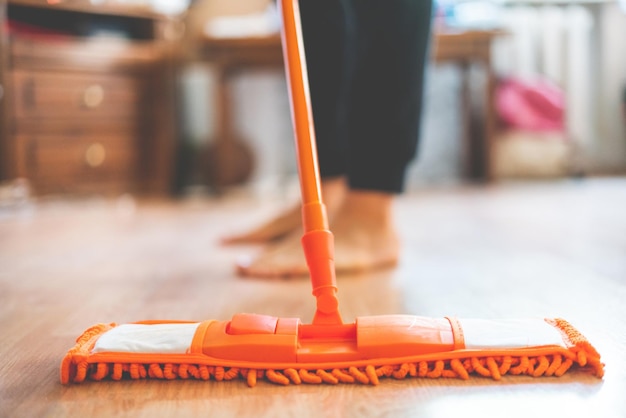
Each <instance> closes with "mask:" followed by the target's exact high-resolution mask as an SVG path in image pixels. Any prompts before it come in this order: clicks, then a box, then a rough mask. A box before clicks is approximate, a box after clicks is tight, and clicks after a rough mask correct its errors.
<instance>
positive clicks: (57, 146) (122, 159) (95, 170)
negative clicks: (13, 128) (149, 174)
mask: <svg viewBox="0 0 626 418" xmlns="http://www.w3.org/2000/svg"><path fill="white" fill-rule="evenodd" d="M16 143H17V148H18V149H17V160H18V161H17V163H18V172H19V173H20V175H21V176H23V177H26V178H28V179H29V180H31V181H32V183H33V185H34V187H35V189H36V191H37V192H65V191H91V192H100V191H103V190H115V189H118V188H119V189H120V190H128V189H129V188H130V187H131V186H132V185H133V183H134V182H135V180H136V177H137V176H136V173H137V171H138V170H137V167H138V158H137V157H138V155H137V151H136V149H137V148H136V145H135V144H134V143H133V138H129V137H123V136H119V135H102V134H101V135H97V134H96V135H85V136H65V135H18V136H17V137H16Z"/></svg>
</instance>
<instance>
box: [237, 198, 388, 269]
mask: <svg viewBox="0 0 626 418" xmlns="http://www.w3.org/2000/svg"><path fill="white" fill-rule="evenodd" d="M391 204H392V197H391V195H387V194H382V193H372V192H350V193H349V194H348V195H347V197H346V199H345V201H344V203H343V204H342V205H341V206H340V208H339V209H338V210H337V212H336V214H335V215H334V216H333V217H332V218H331V221H330V223H331V230H332V232H333V234H334V236H335V270H336V272H337V273H338V274H346V273H357V272H365V271H370V270H374V269H377V268H381V267H387V266H392V265H395V264H396V263H397V260H398V254H399V251H400V250H399V242H398V237H397V234H396V231H395V229H394V226H393V222H392V208H391ZM300 238H301V233H299V232H293V233H291V234H289V235H288V236H287V237H285V238H284V239H282V240H281V241H279V242H277V243H275V244H271V245H269V246H268V247H267V248H266V249H265V250H264V251H263V252H261V253H260V254H259V255H258V256H257V257H256V258H253V259H248V260H242V261H241V262H240V263H238V265H237V270H238V272H239V274H241V275H242V276H251V277H296V276H306V275H308V268H307V265H306V261H305V259H304V254H303V251H302V246H301V244H300Z"/></svg>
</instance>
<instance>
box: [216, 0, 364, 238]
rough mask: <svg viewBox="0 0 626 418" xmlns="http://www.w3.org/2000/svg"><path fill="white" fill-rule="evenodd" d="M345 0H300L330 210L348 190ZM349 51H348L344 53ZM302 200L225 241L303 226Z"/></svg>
mask: <svg viewBox="0 0 626 418" xmlns="http://www.w3.org/2000/svg"><path fill="white" fill-rule="evenodd" d="M343 1H344V0H335V1H329V0H324V1H319V0H301V1H300V12H301V16H302V32H303V37H304V43H305V53H306V57H307V73H308V76H309V85H310V89H309V90H310V94H311V102H312V111H313V115H314V116H313V117H314V123H315V133H316V142H317V150H318V155H319V166H320V174H321V176H322V198H323V200H324V203H325V204H326V208H327V210H328V212H329V213H330V214H332V213H333V212H334V211H335V210H336V209H337V208H338V206H339V205H340V204H341V201H342V200H343V197H344V195H345V192H346V189H347V187H346V182H345V178H344V176H345V173H346V165H345V161H346V153H347V148H346V146H347V142H346V140H345V138H346V133H345V130H346V123H345V118H346V112H345V110H344V109H345V103H344V102H345V99H344V96H345V86H346V85H347V83H346V82H345V78H346V76H347V75H348V74H349V62H350V61H352V56H351V54H352V52H351V48H346V44H347V43H350V42H352V38H351V37H350V33H351V31H350V29H351V27H352V25H351V23H350V22H349V13H348V12H347V10H346V4H344V2H343ZM346 54H348V55H346ZM301 224H302V218H301V212H300V204H299V203H298V204H296V205H294V206H293V207H291V208H289V209H287V210H286V211H285V212H282V213H280V214H279V215H277V216H276V217H275V218H273V219H270V220H269V221H267V222H265V223H263V224H261V225H260V226H258V227H256V228H254V229H252V230H250V231H247V232H244V233H241V234H236V235H231V236H228V237H225V238H224V239H223V243H225V244H241V243H264V242H269V241H275V240H277V239H281V238H284V237H285V236H286V235H288V234H289V233H291V232H294V231H301Z"/></svg>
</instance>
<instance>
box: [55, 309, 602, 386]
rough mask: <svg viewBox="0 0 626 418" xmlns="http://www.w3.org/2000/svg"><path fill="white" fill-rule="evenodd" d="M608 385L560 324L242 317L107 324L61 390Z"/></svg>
mask: <svg viewBox="0 0 626 418" xmlns="http://www.w3.org/2000/svg"><path fill="white" fill-rule="evenodd" d="M571 370H581V371H584V372H588V373H591V374H593V375H594V376H597V377H598V378H602V376H603V373H604V365H603V364H602V363H601V361H600V355H599V354H598V352H597V351H596V350H595V349H594V347H593V346H592V345H591V344H590V343H589V342H588V341H587V339H586V338H585V337H584V336H583V335H582V334H581V333H580V332H578V331H577V330H576V329H575V328H574V327H573V326H572V325H570V324H569V323H568V322H566V321H565V320H563V319H545V320H544V319H523V320H480V319H455V318H440V319H437V318H426V317H418V316H412V315H385V316H371V317H360V318H357V319H356V321H355V322H354V323H352V324H345V325H340V326H316V325H305V324H301V322H300V320H299V319H297V318H276V317H271V316H265V315H255V314H238V315H235V316H234V317H233V318H232V320H231V321H214V320H209V321H203V322H172V321H149V322H140V323H134V324H125V325H115V324H100V325H96V326H93V327H91V328H89V329H88V330H86V331H85V332H84V333H83V335H81V336H80V337H79V338H78V339H77V344H76V346H75V347H74V348H72V349H71V350H69V352H68V353H67V355H66V356H65V358H64V359H63V362H62V364H61V382H62V383H64V384H67V383H80V382H84V381H85V380H103V379H112V380H121V379H146V378H153V379H198V380H216V381H222V380H235V379H242V380H244V381H246V382H247V384H248V385H249V386H251V387H252V386H255V384H256V382H257V380H260V379H264V380H266V381H269V382H272V383H276V384H280V385H288V384H300V383H317V384H319V383H327V384H337V383H361V384H371V385H377V384H378V383H379V380H380V379H381V378H383V377H390V378H394V379H404V378H407V377H422V378H438V377H448V378H460V379H469V378H470V376H483V377H489V378H492V379H495V380H499V379H501V378H502V376H504V375H507V374H509V375H528V376H533V377H540V376H552V377H559V376H562V375H563V374H565V373H566V372H568V371H571Z"/></svg>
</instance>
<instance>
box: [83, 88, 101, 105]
mask: <svg viewBox="0 0 626 418" xmlns="http://www.w3.org/2000/svg"><path fill="white" fill-rule="evenodd" d="M103 101H104V89H103V88H102V86H101V85H100V84H93V85H91V86H89V87H87V88H86V89H85V92H84V93H83V103H84V104H85V106H86V107H88V108H90V109H93V108H96V107H98V106H100V105H101V104H102V102H103Z"/></svg>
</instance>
